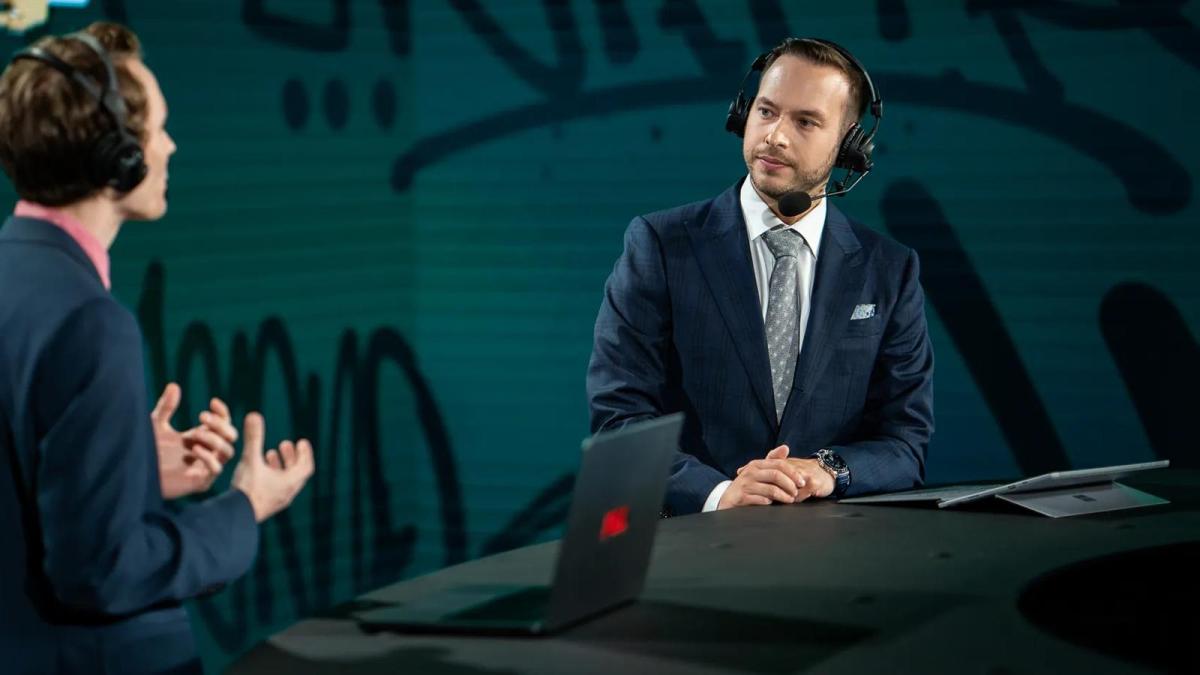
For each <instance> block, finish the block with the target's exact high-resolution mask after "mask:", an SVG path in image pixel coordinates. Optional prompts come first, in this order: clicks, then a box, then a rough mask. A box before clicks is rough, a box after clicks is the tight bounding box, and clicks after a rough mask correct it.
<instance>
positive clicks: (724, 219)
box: [687, 182, 775, 426]
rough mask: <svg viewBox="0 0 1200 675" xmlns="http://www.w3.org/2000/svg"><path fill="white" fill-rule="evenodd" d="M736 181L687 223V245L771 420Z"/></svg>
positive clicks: (772, 405)
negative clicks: (699, 218) (699, 217)
mask: <svg viewBox="0 0 1200 675" xmlns="http://www.w3.org/2000/svg"><path fill="white" fill-rule="evenodd" d="M740 187H741V183H740V182H739V183H738V184H737V185H734V186H733V187H732V188H730V189H728V190H726V191H725V192H723V193H721V194H720V195H719V196H718V197H717V198H716V199H714V200H713V205H712V208H710V209H709V211H708V213H707V216H706V217H705V219H704V221H703V222H689V223H687V230H688V235H689V237H690V238H691V242H692V250H694V251H695V253H696V260H697V262H698V263H699V265H700V270H701V272H702V273H703V275H704V279H705V281H706V282H707V283H708V287H709V289H711V291H712V295H713V297H714V298H715V299H716V303H717V309H718V311H719V312H720V314H721V318H722V319H723V320H724V322H725V327H726V328H727V329H728V330H729V333H730V334H731V335H732V336H733V344H734V346H735V348H736V350H737V352H738V357H739V359H740V360H741V362H742V366H743V367H744V368H745V369H746V373H747V374H748V375H749V376H750V383H751V387H752V388H753V390H754V397H755V398H756V399H757V400H758V404H759V407H760V408H761V410H762V412H763V414H764V415H765V416H766V417H767V419H768V420H769V421H770V423H771V424H772V426H774V424H775V395H774V393H773V392H772V391H771V388H770V384H771V364H770V362H769V361H768V357H767V341H766V336H765V335H764V333H763V320H762V308H761V307H760V306H759V299H758V285H757V284H756V283H755V281H754V270H753V268H752V267H751V262H750V241H749V239H748V238H747V235H746V225H745V222H744V219H743V217H742V209H741V205H740V203H739V201H738V190H739V189H740Z"/></svg>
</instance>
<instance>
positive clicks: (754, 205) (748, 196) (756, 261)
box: [704, 176, 828, 511]
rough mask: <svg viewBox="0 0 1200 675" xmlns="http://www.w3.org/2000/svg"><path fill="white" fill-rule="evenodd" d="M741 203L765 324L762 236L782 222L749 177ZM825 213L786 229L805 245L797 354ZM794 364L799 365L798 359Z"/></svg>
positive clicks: (718, 491)
mask: <svg viewBox="0 0 1200 675" xmlns="http://www.w3.org/2000/svg"><path fill="white" fill-rule="evenodd" d="M740 201H741V206H742V218H743V219H744V220H745V221H746V236H747V237H748V238H749V239H750V265H751V266H752V267H753V268H754V283H755V284H757V285H758V301H759V307H760V308H761V309H762V317H763V321H764V322H766V320H767V298H768V296H769V295H770V288H771V272H773V271H775V255H774V254H773V253H771V249H770V248H768V247H767V241H766V237H764V236H763V235H764V234H766V233H767V230H770V229H771V228H774V227H784V225H783V221H781V220H780V219H779V217H778V216H776V215H775V213H774V212H773V211H771V209H770V207H768V206H767V204H766V202H764V201H763V200H762V197H760V196H758V192H756V191H755V189H754V186H753V185H752V184H751V183H750V177H749V176H747V177H746V180H744V181H742V191H741V194H740ZM827 210H828V208H827V207H826V205H825V200H824V199H819V200H817V204H816V206H814V207H813V209H812V210H811V211H809V212H808V213H806V214H804V217H803V218H801V219H800V220H798V221H796V222H795V223H793V224H791V225H787V226H786V228H787V229H790V230H795V231H796V232H797V233H798V234H799V235H800V236H801V237H803V238H804V243H805V244H807V246H805V247H804V248H802V249H801V254H800V256H799V257H798V258H797V262H799V265H797V274H799V275H800V283H799V285H798V286H797V287H796V288H797V292H798V293H800V302H799V303H798V304H799V307H800V321H799V322H798V323H797V330H798V331H799V333H800V334H799V335H798V336H797V340H796V344H797V345H799V347H798V348H797V349H798V350H803V349H804V333H805V330H806V329H807V328H808V315H809V310H810V308H811V306H812V289H813V277H814V276H815V273H816V269H817V253H818V252H819V251H820V249H821V233H822V232H824V230H825V213H826V211H827ZM796 363H797V364H799V363H800V359H799V358H798V357H797V359H796ZM768 450H770V448H762V452H763V456H766V454H767V451H768ZM731 482H732V481H722V482H720V483H718V484H717V486H716V487H715V488H713V491H712V492H710V493H709V495H708V499H707V500H705V502H704V510H705V511H715V510H716V509H717V504H719V503H720V502H721V497H722V496H724V494H725V490H726V489H727V488H728V487H729V484H730V483H731Z"/></svg>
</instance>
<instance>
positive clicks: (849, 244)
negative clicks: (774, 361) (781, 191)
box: [780, 204, 866, 428]
mask: <svg viewBox="0 0 1200 675" xmlns="http://www.w3.org/2000/svg"><path fill="white" fill-rule="evenodd" d="M863 258H864V256H863V254H862V245H861V244H860V243H859V242H858V237H856V236H855V235H854V231H853V230H851V229H850V223H849V221H847V220H846V217H845V216H844V215H842V212H841V211H839V210H838V209H837V208H836V207H834V206H833V205H832V204H831V205H830V206H829V211H828V213H827V215H826V216H825V232H824V234H822V236H821V257H820V258H819V259H818V260H817V269H816V272H815V275H816V278H815V279H814V280H813V293H812V308H811V310H810V311H809V318H808V329H807V330H806V331H805V333H804V345H803V347H802V348H801V350H800V358H799V360H798V361H797V363H796V377H795V380H793V382H792V392H791V395H790V397H789V398H788V405H787V409H786V410H784V413H783V424H781V425H780V426H781V427H782V428H787V425H788V423H789V421H790V420H791V419H792V418H793V417H794V416H795V415H796V414H798V413H797V412H796V411H797V410H798V409H800V408H801V404H802V402H803V401H804V399H805V398H807V397H808V396H809V395H810V394H811V393H812V391H813V387H814V386H815V385H816V381H817V379H818V378H819V377H820V375H821V372H822V371H823V370H824V369H825V366H826V365H827V364H828V363H829V357H830V355H831V354H832V353H833V351H834V350H833V346H834V345H836V344H837V343H838V340H840V339H841V337H842V333H843V332H845V330H846V326H847V325H848V324H849V323H850V313H851V311H852V310H853V309H854V303H856V302H858V297H859V295H860V294H861V293H862V287H863V282H864V279H865V275H866V267H865V266H864V265H863Z"/></svg>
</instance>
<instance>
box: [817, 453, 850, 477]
mask: <svg viewBox="0 0 1200 675" xmlns="http://www.w3.org/2000/svg"><path fill="white" fill-rule="evenodd" d="M821 460H822V461H824V462H825V463H826V464H827V465H829V468H831V469H833V470H834V471H836V472H838V473H841V472H843V471H845V470H846V462H845V461H844V460H842V458H841V457H838V456H837V455H835V454H834V453H832V452H830V451H828V450H826V451H824V452H822V453H821Z"/></svg>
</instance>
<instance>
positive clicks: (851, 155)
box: [833, 124, 863, 170]
mask: <svg viewBox="0 0 1200 675" xmlns="http://www.w3.org/2000/svg"><path fill="white" fill-rule="evenodd" d="M862 133H863V128H862V125H859V124H855V125H853V126H851V127H850V129H849V131H847V132H846V135H845V136H843V137H842V144H841V146H839V147H838V154H837V159H835V160H834V161H833V165H834V166H835V167H837V168H839V169H850V170H854V165H855V160H856V159H858V158H857V157H856V154H857V153H856V152H855V150H856V149H857V148H858V142H859V140H860V139H861V138H862Z"/></svg>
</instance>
